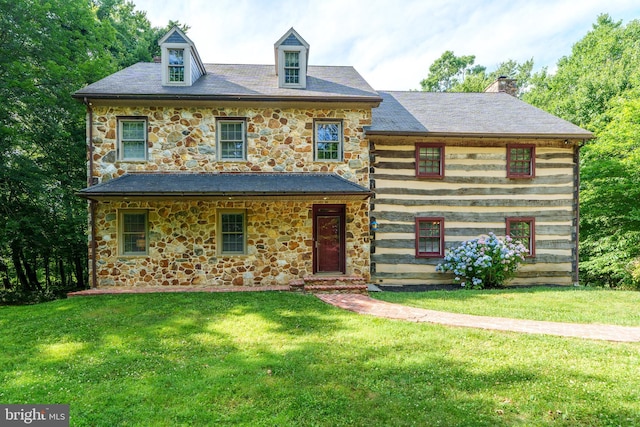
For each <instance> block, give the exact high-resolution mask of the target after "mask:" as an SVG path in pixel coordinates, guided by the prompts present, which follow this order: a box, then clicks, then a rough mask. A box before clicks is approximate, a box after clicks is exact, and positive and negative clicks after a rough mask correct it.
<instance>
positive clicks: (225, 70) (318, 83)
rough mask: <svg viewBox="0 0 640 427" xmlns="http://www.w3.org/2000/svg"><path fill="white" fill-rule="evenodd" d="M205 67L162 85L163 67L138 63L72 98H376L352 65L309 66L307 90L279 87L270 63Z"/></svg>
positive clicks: (78, 92) (347, 99)
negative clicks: (182, 81) (187, 80)
mask: <svg viewBox="0 0 640 427" xmlns="http://www.w3.org/2000/svg"><path fill="white" fill-rule="evenodd" d="M205 68H206V70H207V74H205V75H204V76H202V77H200V79H199V80H198V81H197V82H195V83H194V84H193V85H192V86H186V87H185V86H163V85H162V65H161V64H158V63H146V62H140V63H137V64H134V65H132V66H130V67H127V68H125V69H124V70H121V71H118V72H116V73H114V74H111V75H110V76H107V77H105V78H104V79H102V80H99V81H97V82H95V83H93V84H90V85H88V86H86V87H84V88H83V89H80V90H79V91H77V92H76V93H75V94H74V97H76V98H83V97H88V98H120V99H132V98H133V99H136V98H147V97H148V98H152V99H156V98H166V99H237V100H241V99H246V100H265V99H295V100H305V99H318V100H331V99H332V100H344V101H366V102H374V103H377V102H380V97H379V95H378V93H377V92H376V91H375V90H373V89H372V88H371V86H369V84H368V83H367V82H366V81H365V80H364V79H363V78H362V76H361V75H360V74H358V72H357V71H356V70H355V69H354V68H353V67H336V66H309V71H308V76H307V88H306V89H286V88H279V87H278V76H276V73H275V66H274V65H251V64H249V65H246V64H245V65H242V64H241V65H237V64H205Z"/></svg>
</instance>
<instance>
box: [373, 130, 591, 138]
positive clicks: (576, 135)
mask: <svg viewBox="0 0 640 427" xmlns="http://www.w3.org/2000/svg"><path fill="white" fill-rule="evenodd" d="M365 132H366V135H367V137H372V136H384V137H437V138H445V137H449V138H512V139H569V140H585V139H593V138H594V137H595V136H594V135H593V134H592V133H591V132H586V131H585V132H584V133H571V134H562V133H486V132H483V133H473V132H424V131H416V132H411V131H403V132H398V131H385V130H370V129H369V130H365Z"/></svg>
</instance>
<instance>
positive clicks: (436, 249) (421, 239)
mask: <svg viewBox="0 0 640 427" xmlns="http://www.w3.org/2000/svg"><path fill="white" fill-rule="evenodd" d="M442 256H444V219H443V218H416V257H418V258H437V257H442Z"/></svg>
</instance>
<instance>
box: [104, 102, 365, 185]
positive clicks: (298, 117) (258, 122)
mask: <svg viewBox="0 0 640 427" xmlns="http://www.w3.org/2000/svg"><path fill="white" fill-rule="evenodd" d="M118 117H143V118H146V119H147V120H148V130H149V134H148V161H146V162H123V161H118V158H117V135H118ZM224 118H242V119H246V120H247V135H246V136H247V156H246V160H245V161H239V162H236V161H218V160H217V154H216V153H217V147H216V120H217V119H224ZM316 119H337V120H342V123H343V135H344V139H343V159H344V160H343V161H340V162H335V161H326V162H314V159H313V132H314V130H313V123H314V120H316ZM370 124H371V110H370V109H368V110H367V109H362V110H360V109H340V108H334V109H294V108H288V109H279V108H273V109H272V108H264V109H257V108H222V107H219V108H204V107H187V108H174V107H153V106H148V107H142V106H141V107H117V108H116V107H109V106H96V107H94V109H93V141H92V143H93V146H94V152H93V160H94V170H93V172H92V175H93V177H94V178H98V181H103V180H109V179H112V178H115V177H118V176H121V175H123V174H125V173H127V172H142V171H146V172H149V171H159V172H178V171H184V172H223V171H224V172H335V173H337V174H338V175H340V176H342V177H343V178H346V179H348V180H350V181H353V182H356V183H358V184H360V185H362V186H365V187H368V186H369V142H368V141H367V140H366V138H365V135H364V129H363V126H367V125H370Z"/></svg>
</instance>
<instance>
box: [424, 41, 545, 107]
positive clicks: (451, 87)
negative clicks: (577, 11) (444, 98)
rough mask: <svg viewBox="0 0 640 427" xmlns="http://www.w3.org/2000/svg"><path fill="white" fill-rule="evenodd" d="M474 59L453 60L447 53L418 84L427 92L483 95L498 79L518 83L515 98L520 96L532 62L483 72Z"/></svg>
mask: <svg viewBox="0 0 640 427" xmlns="http://www.w3.org/2000/svg"><path fill="white" fill-rule="evenodd" d="M474 62H475V56H474V55H468V56H455V54H454V53H453V52H452V51H450V50H448V51H446V52H444V53H443V54H442V56H441V57H440V58H438V59H437V60H436V61H434V63H433V64H432V65H431V67H429V75H428V76H427V78H426V79H424V80H422V81H421V82H420V85H421V86H422V90H424V91H428V92H483V91H484V90H485V89H486V88H487V87H488V86H489V85H490V84H491V83H493V82H494V81H495V80H496V79H497V78H498V77H501V76H505V77H509V78H513V79H516V80H517V81H518V95H519V96H520V95H521V94H522V93H524V92H525V91H526V90H527V88H528V84H529V80H530V79H531V71H532V70H533V58H532V59H530V60H528V61H525V62H523V63H521V64H520V63H518V62H516V61H514V60H512V59H509V60H507V61H505V62H502V63H500V65H498V67H497V68H496V69H495V70H494V71H492V72H487V68H486V67H484V66H482V65H474Z"/></svg>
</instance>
